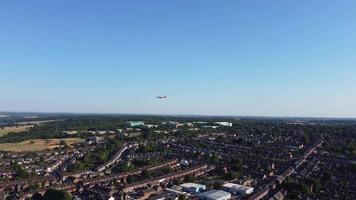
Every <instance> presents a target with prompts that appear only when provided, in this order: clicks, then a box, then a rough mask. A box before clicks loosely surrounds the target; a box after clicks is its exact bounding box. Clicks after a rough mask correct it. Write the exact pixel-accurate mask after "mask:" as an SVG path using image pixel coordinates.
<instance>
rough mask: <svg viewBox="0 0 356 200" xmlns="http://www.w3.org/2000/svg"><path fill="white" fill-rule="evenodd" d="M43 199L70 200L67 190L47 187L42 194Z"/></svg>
mask: <svg viewBox="0 0 356 200" xmlns="http://www.w3.org/2000/svg"><path fill="white" fill-rule="evenodd" d="M43 199H44V200H71V196H70V194H69V193H68V192H66V191H62V190H54V189H48V190H47V191H46V192H45V194H44V195H43Z"/></svg>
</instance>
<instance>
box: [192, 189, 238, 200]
mask: <svg viewBox="0 0 356 200" xmlns="http://www.w3.org/2000/svg"><path fill="white" fill-rule="evenodd" d="M199 199H201V200H228V199H231V194H230V193H229V192H225V191H223V190H209V191H207V192H204V193H202V194H200V195H199Z"/></svg>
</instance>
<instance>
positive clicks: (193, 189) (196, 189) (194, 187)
mask: <svg viewBox="0 0 356 200" xmlns="http://www.w3.org/2000/svg"><path fill="white" fill-rule="evenodd" d="M180 186H181V187H182V188H183V191H185V192H189V193H193V194H197V193H200V192H202V191H204V190H205V189H206V186H205V185H201V184H197V183H184V184H181V185H180Z"/></svg>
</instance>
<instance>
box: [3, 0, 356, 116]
mask: <svg viewBox="0 0 356 200" xmlns="http://www.w3.org/2000/svg"><path fill="white" fill-rule="evenodd" d="M355 8H356V1H353V0H338V1H325V0H313V1H310V0H298V1H286V0H279V1H277V0H270V1H266V0H259V1H257V0H245V1H239V0H226V1H219V0H178V1H168V0H160V1H158V0H149V1H148V0H141V1H135V0H128V1H116V0H115V1H114V0H113V1H89V0H74V1H73V0H50V1H49V0H36V1H29V0H22V1H18V0H7V1H1V3H0V81H1V83H0V91H1V95H0V110H2V111H40V112H52V111H54V112H58V111H59V112H109V113H152V114H163V113H164V114H218V115H254V116H256V115H258V116H315V117H356V12H355ZM164 94H167V95H168V99H167V100H163V101H160V100H158V99H156V98H155V96H156V95H164Z"/></svg>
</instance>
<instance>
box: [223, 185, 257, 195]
mask: <svg viewBox="0 0 356 200" xmlns="http://www.w3.org/2000/svg"><path fill="white" fill-rule="evenodd" d="M223 190H225V191H228V192H231V193H233V194H240V195H242V196H245V195H248V194H252V193H253V187H248V186H244V185H239V184H235V183H226V184H224V185H223Z"/></svg>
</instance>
